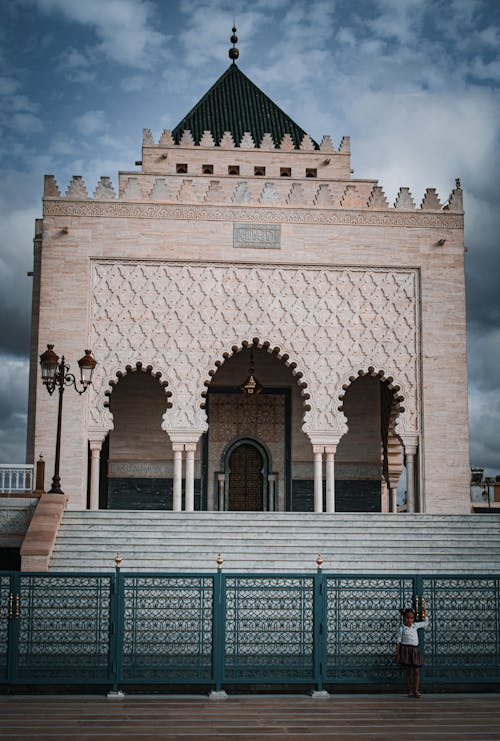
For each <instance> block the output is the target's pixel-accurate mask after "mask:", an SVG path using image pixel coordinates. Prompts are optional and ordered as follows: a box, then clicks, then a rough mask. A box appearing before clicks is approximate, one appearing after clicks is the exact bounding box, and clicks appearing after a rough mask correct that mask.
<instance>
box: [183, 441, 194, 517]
mask: <svg viewBox="0 0 500 741" xmlns="http://www.w3.org/2000/svg"><path fill="white" fill-rule="evenodd" d="M184 449H185V451H186V493H185V498H184V509H185V510H186V512H194V452H195V450H196V443H186V444H185V445H184Z"/></svg>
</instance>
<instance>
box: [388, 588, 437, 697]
mask: <svg viewBox="0 0 500 741" xmlns="http://www.w3.org/2000/svg"><path fill="white" fill-rule="evenodd" d="M401 614H402V616H403V625H402V626H401V627H400V629H399V632H398V636H397V638H396V661H397V663H398V664H401V666H404V667H405V668H406V685H407V687H408V697H417V698H418V697H421V696H422V695H421V694H420V689H419V684H420V667H421V666H422V664H423V660H422V654H421V653H420V649H419V647H418V629H419V628H427V626H428V625H429V618H428V617H427V612H426V609H425V604H424V601H423V599H422V618H423V620H422V621H421V622H417V623H416V622H415V610H412V609H411V608H408V609H406V610H401Z"/></svg>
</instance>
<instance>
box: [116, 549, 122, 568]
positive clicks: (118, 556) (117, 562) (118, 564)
mask: <svg viewBox="0 0 500 741" xmlns="http://www.w3.org/2000/svg"><path fill="white" fill-rule="evenodd" d="M121 562H122V557H121V556H120V554H119V553H118V552H117V553H116V556H115V564H116V568H117V569H119V568H120V564H121Z"/></svg>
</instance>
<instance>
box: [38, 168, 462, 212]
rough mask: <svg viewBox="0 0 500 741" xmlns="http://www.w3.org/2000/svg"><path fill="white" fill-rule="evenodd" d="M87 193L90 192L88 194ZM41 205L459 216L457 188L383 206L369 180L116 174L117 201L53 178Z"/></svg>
mask: <svg viewBox="0 0 500 741" xmlns="http://www.w3.org/2000/svg"><path fill="white" fill-rule="evenodd" d="M90 192H91V191H90ZM44 199H45V201H53V200H56V199H57V200H60V201H123V202H126V203H150V204H172V205H180V204H199V205H203V204H216V205H231V204H247V205H254V206H280V207H283V208H287V207H290V208H295V209H296V208H297V207H302V208H308V209H340V210H345V211H354V210H355V211H359V210H365V209H366V210H369V211H398V212H413V213H418V212H434V213H443V212H448V213H449V212H456V213H462V211H463V203H462V190H461V186H460V183H459V182H458V183H457V186H456V187H455V188H454V189H453V191H452V192H451V194H450V196H449V198H448V201H447V202H446V203H445V204H444V205H443V204H442V203H441V201H440V200H439V196H438V195H437V193H436V189H435V188H427V190H426V191H425V193H424V195H423V198H422V199H421V202H420V206H419V207H417V205H416V201H415V199H414V197H413V195H412V193H411V191H410V189H409V188H408V187H402V188H400V189H399V192H398V194H397V196H396V199H395V201H394V203H393V205H392V207H391V206H390V205H389V203H388V200H387V198H386V196H385V193H384V191H383V189H382V187H381V186H380V185H378V184H377V182H376V181H373V180H351V181H348V182H347V181H326V182H325V181H323V182H321V181H318V179H317V178H311V179H308V178H304V179H301V180H298V179H294V178H283V177H281V178H267V177H265V178H264V179H263V178H262V177H248V178H241V177H217V178H213V177H206V176H201V175H200V176H193V177H185V176H180V175H174V176H172V175H170V176H168V175H151V174H143V173H140V172H136V173H120V188H119V193H118V196H117V194H116V192H115V189H114V187H113V184H112V182H111V179H110V178H109V177H101V179H100V180H99V182H98V184H97V186H96V188H95V190H94V194H93V197H92V196H90V195H89V190H88V189H87V187H86V185H85V182H84V181H83V178H82V177H81V176H74V177H73V178H72V180H71V182H70V183H69V185H68V187H67V189H66V192H65V194H64V195H61V192H60V189H59V187H58V185H57V183H56V180H55V178H54V176H53V175H46V176H45V187H44Z"/></svg>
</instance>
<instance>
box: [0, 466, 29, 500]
mask: <svg viewBox="0 0 500 741" xmlns="http://www.w3.org/2000/svg"><path fill="white" fill-rule="evenodd" d="M33 469H34V466H33V465H32V464H30V463H20V464H7V463H2V464H0V494H14V493H20V494H21V493H24V492H29V491H33Z"/></svg>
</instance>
